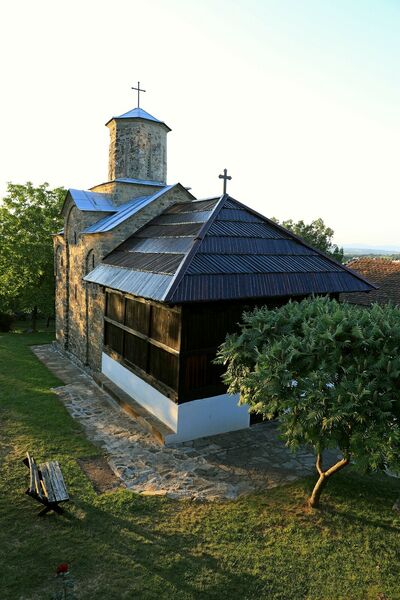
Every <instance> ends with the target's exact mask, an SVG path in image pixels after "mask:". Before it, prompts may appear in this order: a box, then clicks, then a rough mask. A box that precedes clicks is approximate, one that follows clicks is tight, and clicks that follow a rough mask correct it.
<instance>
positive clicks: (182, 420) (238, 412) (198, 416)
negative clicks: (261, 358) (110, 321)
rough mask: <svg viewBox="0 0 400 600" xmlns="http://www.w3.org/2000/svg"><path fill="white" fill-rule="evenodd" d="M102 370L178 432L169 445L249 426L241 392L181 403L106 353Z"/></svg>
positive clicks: (172, 435)
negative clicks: (240, 404)
mask: <svg viewBox="0 0 400 600" xmlns="http://www.w3.org/2000/svg"><path fill="white" fill-rule="evenodd" d="M102 372H103V373H104V375H106V376H107V377H108V378H109V379H111V381H113V382H114V383H115V384H116V385H117V386H118V387H120V388H121V389H122V390H124V392H126V393H127V394H129V395H130V396H132V398H134V399H135V400H136V402H138V403H139V404H141V405H142V406H144V407H145V408H146V409H147V410H148V411H149V412H150V413H152V414H153V415H155V416H156V417H157V418H158V419H160V421H162V422H163V423H165V424H166V425H167V426H168V427H170V428H171V429H172V430H173V431H174V432H175V433H174V434H171V435H169V436H167V437H166V438H165V442H166V443H167V444H171V443H175V442H186V441H189V440H194V439H196V438H200V437H205V436H208V435H216V434H218V433H226V432H228V431H236V430H238V429H245V428H247V427H249V426H250V415H249V412H248V407H247V406H246V405H244V406H239V404H238V403H239V394H235V395H230V394H222V395H220V396H213V397H210V398H202V399H200V400H192V401H191V402H185V403H184V404H180V405H178V404H175V402H173V401H172V400H170V399H169V398H167V397H166V396H164V395H163V394H161V393H160V392H159V391H158V390H156V389H155V388H153V387H152V386H151V385H149V384H148V383H146V382H145V381H143V379H140V377H138V376H137V375H135V374H134V373H132V371H129V369H126V368H125V367H124V366H123V365H121V364H120V363H119V362H117V361H116V360H114V359H112V358H111V357H110V356H108V355H107V354H105V353H103V359H102Z"/></svg>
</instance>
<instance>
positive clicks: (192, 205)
mask: <svg viewBox="0 0 400 600" xmlns="http://www.w3.org/2000/svg"><path fill="white" fill-rule="evenodd" d="M218 200H219V198H210V199H208V200H194V201H193V202H179V203H177V204H174V205H173V206H171V207H170V208H169V209H168V210H166V211H165V213H164V214H168V215H170V214H171V215H172V214H176V213H186V212H189V213H192V212H195V211H197V210H198V211H204V210H207V211H210V210H212V209H213V208H214V206H215V205H216V204H217V202H218Z"/></svg>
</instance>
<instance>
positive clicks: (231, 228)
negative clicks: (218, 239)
mask: <svg viewBox="0 0 400 600" xmlns="http://www.w3.org/2000/svg"><path fill="white" fill-rule="evenodd" d="M208 235H217V236H221V235H222V236H224V235H229V236H230V235H238V236H245V237H254V238H272V239H279V238H286V237H289V235H285V233H282V232H281V231H279V230H278V229H275V228H274V227H271V226H270V225H268V224H267V223H243V222H240V221H214V223H213V224H212V225H211V227H210V229H209V231H208Z"/></svg>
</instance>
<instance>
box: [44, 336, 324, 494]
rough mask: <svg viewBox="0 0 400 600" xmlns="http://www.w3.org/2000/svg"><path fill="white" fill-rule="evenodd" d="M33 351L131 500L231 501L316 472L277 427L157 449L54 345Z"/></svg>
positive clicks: (308, 458) (269, 425) (308, 456)
mask: <svg viewBox="0 0 400 600" xmlns="http://www.w3.org/2000/svg"><path fill="white" fill-rule="evenodd" d="M32 350H33V352H34V353H35V354H36V356H37V357H38V358H39V359H40V360H41V361H42V362H43V363H44V364H45V365H46V366H47V367H48V368H49V369H50V370H51V371H52V372H53V373H54V374H55V375H56V376H57V377H58V378H59V379H61V381H63V382H65V384H66V385H63V386H60V387H56V388H53V389H54V392H55V393H56V394H57V395H58V397H59V398H60V400H61V401H62V402H63V403H64V405H65V406H66V408H67V410H68V411H69V413H70V414H71V416H72V417H73V418H74V419H77V420H78V421H79V422H80V423H81V424H82V425H83V427H84V429H85V431H86V435H87V436H88V438H89V439H90V440H91V441H92V442H93V443H94V444H96V445H98V446H101V447H102V448H103V449H104V452H105V454H106V457H107V460H108V463H109V465H110V467H111V469H112V470H113V471H114V473H115V474H116V475H117V476H118V477H119V478H120V479H121V481H122V482H123V483H124V484H125V486H126V487H127V488H128V489H131V490H132V491H134V492H137V493H141V494H147V495H149V494H154V495H167V496H169V497H172V498H191V499H193V500H220V499H235V498H237V497H238V496H240V495H242V494H246V493H250V492H254V491H258V490H265V489H268V488H272V487H275V486H277V485H281V484H284V483H288V482H291V481H294V480H296V479H298V478H299V477H302V476H305V475H307V474H310V473H313V472H314V456H313V455H312V454H311V453H310V452H308V451H307V450H301V451H299V452H298V453H297V454H295V455H293V454H292V453H291V452H289V450H288V449H287V448H285V446H284V445H283V444H282V442H280V441H279V439H278V433H277V426H276V423H274V422H268V423H260V424H258V425H255V426H253V427H251V428H249V429H244V430H241V431H235V432H231V433H224V434H220V435H216V436H212V437H208V438H202V439H199V440H194V441H192V442H184V443H181V444H176V445H172V446H168V447H167V446H160V445H159V444H158V443H157V442H156V441H155V440H154V438H153V437H152V435H151V434H149V433H148V432H147V431H146V430H144V429H143V428H142V427H141V426H140V425H139V424H138V423H137V422H136V421H134V420H133V419H132V418H131V417H130V416H128V415H127V414H126V413H124V412H123V411H122V410H121V409H120V407H119V405H118V404H117V403H116V402H115V401H114V400H113V399H112V398H111V397H110V396H109V395H108V394H107V393H106V392H104V391H103V390H102V389H100V388H99V387H98V386H97V384H96V383H95V382H94V381H93V379H92V378H91V377H90V376H89V375H88V374H87V373H86V372H85V371H83V370H82V369H80V368H79V367H78V366H77V365H75V364H74V363H73V362H71V361H70V360H69V359H67V358H66V357H65V356H64V355H63V354H61V353H60V352H59V351H58V350H57V348H56V346H55V345H53V344H47V345H43V346H32Z"/></svg>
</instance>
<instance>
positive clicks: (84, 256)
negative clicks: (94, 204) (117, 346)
mask: <svg viewBox="0 0 400 600" xmlns="http://www.w3.org/2000/svg"><path fill="white" fill-rule="evenodd" d="M129 187H130V188H131V189H132V188H133V187H134V186H129ZM192 199H193V197H192V196H191V194H190V193H189V192H187V191H186V190H185V189H184V188H183V187H181V186H177V187H174V188H172V189H171V190H170V191H168V192H166V193H165V194H164V195H163V196H161V197H160V198H159V199H158V200H156V201H155V202H153V203H152V204H150V205H149V206H146V207H144V208H143V209H142V210H141V211H140V212H139V213H137V214H136V215H133V216H132V217H131V218H130V219H127V220H126V221H125V222H124V223H121V225H120V226H118V227H116V228H115V229H113V230H112V231H109V232H106V233H98V234H82V231H83V230H84V229H85V228H86V227H87V226H88V225H90V224H92V223H94V222H96V221H98V220H99V219H100V218H102V216H103V214H102V213H98V212H89V211H85V212H82V211H80V210H78V208H77V207H76V206H75V205H74V203H73V201H72V199H69V200H67V203H66V205H65V210H64V214H65V224H64V235H57V236H54V246H55V271H56V339H57V341H58V343H59V344H60V346H61V347H62V348H63V349H65V350H68V351H69V352H71V353H72V354H73V355H74V356H76V357H77V358H78V359H79V361H81V362H82V363H83V364H85V365H88V366H89V367H90V368H91V369H93V370H99V369H100V367H101V352H102V348H103V326H104V302H105V294H104V291H103V289H102V288H101V287H100V286H98V285H96V284H88V283H86V282H84V281H83V277H84V276H85V275H86V274H87V273H89V272H90V271H92V270H93V268H94V267H96V266H97V265H98V264H99V262H100V261H101V260H102V258H103V257H104V256H105V255H106V254H108V253H109V252H111V250H113V249H114V248H115V247H116V246H118V245H119V244H120V243H122V242H123V241H124V240H126V239H127V238H128V237H129V236H130V235H132V234H133V233H135V231H137V230H138V229H139V228H140V227H143V225H145V224H146V223H148V222H149V221H150V220H151V219H153V218H154V217H156V216H157V215H158V214H160V213H161V212H163V211H164V210H165V209H166V208H167V207H169V206H171V205H172V204H175V203H176V202H187V201H190V200H192Z"/></svg>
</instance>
